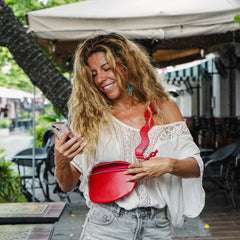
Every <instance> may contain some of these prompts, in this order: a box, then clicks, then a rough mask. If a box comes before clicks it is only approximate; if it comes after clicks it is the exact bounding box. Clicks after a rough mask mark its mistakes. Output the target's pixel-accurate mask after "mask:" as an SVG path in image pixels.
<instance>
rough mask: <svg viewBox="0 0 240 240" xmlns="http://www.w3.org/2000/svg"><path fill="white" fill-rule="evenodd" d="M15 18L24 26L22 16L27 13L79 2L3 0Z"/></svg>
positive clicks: (76, 0) (71, 0)
mask: <svg viewBox="0 0 240 240" xmlns="http://www.w3.org/2000/svg"><path fill="white" fill-rule="evenodd" d="M5 2H6V4H7V5H8V7H10V8H11V9H12V10H13V12H14V14H15V16H16V17H17V18H18V19H19V20H20V22H21V23H22V24H24V16H25V14H26V13H27V12H30V11H35V10H40V9H44V8H49V7H55V6H60V5H63V4H69V3H75V2H80V1H79V0H48V1H47V3H46V4H44V1H43V0H42V1H41V0H5Z"/></svg>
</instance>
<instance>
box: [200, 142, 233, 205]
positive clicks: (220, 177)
mask: <svg viewBox="0 0 240 240" xmlns="http://www.w3.org/2000/svg"><path fill="white" fill-rule="evenodd" d="M236 149H237V144H235V143H232V144H229V145H227V146H224V147H222V148H219V149H218V150H216V151H215V152H214V153H212V154H210V155H208V156H205V157H203V160H204V162H205V164H204V177H203V183H204V188H205V190H207V189H208V188H209V187H210V185H212V187H213V190H210V191H212V193H215V194H217V193H218V192H222V193H224V196H225V200H227V196H229V197H230V199H231V202H232V205H233V207H234V208H236V202H235V200H234V197H233V192H232V187H231V186H230V175H231V174H230V171H231V166H232V164H233V155H232V154H233V153H234V151H235V150H236Z"/></svg>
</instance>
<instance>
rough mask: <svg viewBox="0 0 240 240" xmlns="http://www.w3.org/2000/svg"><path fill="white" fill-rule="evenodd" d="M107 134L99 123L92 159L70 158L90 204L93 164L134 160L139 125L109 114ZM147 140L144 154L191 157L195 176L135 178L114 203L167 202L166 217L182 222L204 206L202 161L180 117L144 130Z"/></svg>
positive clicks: (157, 205)
mask: <svg viewBox="0 0 240 240" xmlns="http://www.w3.org/2000/svg"><path fill="white" fill-rule="evenodd" d="M110 128H111V135H110V134H109V133H108V132H107V131H106V130H105V129H103V127H101V129H100V136H101V139H100V140H99V142H98V146H97V149H96V155H95V160H93V159H91V160H90V161H89V160H88V161H87V160H86V158H85V156H84V154H79V155H77V156H76V157H75V158H74V159H73V161H72V162H71V163H72V164H73V165H74V166H75V167H76V168H77V169H78V170H79V171H80V172H81V176H80V180H81V184H80V190H81V191H82V192H83V194H84V196H85V198H86V203H87V205H88V206H89V207H91V205H92V202H91V201H90V200H89V195H88V176H89V173H90V171H91V169H92V166H93V164H96V163H99V162H106V161H115V160H123V161H127V162H130V163H132V162H135V161H138V159H137V158H136V156H135V148H136V147H137V146H138V145H139V144H140V142H141V136H140V129H136V128H133V127H131V126H128V125H126V124H124V123H123V122H121V121H119V120H118V119H116V118H115V117H113V121H112V124H111V126H110ZM148 136H149V139H150V143H149V145H148V147H147V148H146V149H145V151H144V157H147V156H148V155H149V154H150V153H151V152H153V151H155V150H158V153H157V155H156V157H170V158H176V159H185V158H188V157H193V158H195V159H196V161H197V162H198V164H199V167H200V170H201V176H200V177H199V178H188V179H183V178H180V177H176V176H174V175H171V174H164V175H162V176H160V177H157V178H150V179H146V180H142V181H140V182H138V183H137V184H136V186H135V188H134V190H133V191H132V192H131V193H130V194H128V195H127V196H125V197H123V198H121V199H119V200H117V201H116V203H117V204H118V205H119V206H120V207H122V208H125V209H127V210H130V209H134V208H136V207H155V208H163V207H165V206H167V212H168V217H169V219H170V221H171V224H172V225H173V226H180V225H182V224H183V220H184V216H187V217H196V216H198V215H199V213H200V212H201V210H202V209H203V207H204V203H205V193H204V190H203V188H202V176H203V162H202V159H201V157H200V154H199V149H198V147H197V146H196V144H195V143H194V142H193V139H192V136H191V134H190V132H189V130H188V128H187V126H186V123H185V122H184V121H181V122H176V123H171V124H167V125H157V126H153V127H152V128H151V129H150V131H149V133H148Z"/></svg>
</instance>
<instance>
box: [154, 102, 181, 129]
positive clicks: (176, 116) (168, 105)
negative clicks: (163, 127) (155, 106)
mask: <svg viewBox="0 0 240 240" xmlns="http://www.w3.org/2000/svg"><path fill="white" fill-rule="evenodd" d="M159 109H160V111H161V114H162V117H163V123H164V124H169V123H174V122H179V121H183V117H182V114H181V112H180V110H179V108H178V106H177V104H176V103H175V102H173V101H171V100H164V101H161V102H160V103H159Z"/></svg>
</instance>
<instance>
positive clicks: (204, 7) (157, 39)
mask: <svg viewBox="0 0 240 240" xmlns="http://www.w3.org/2000/svg"><path fill="white" fill-rule="evenodd" d="M239 13H240V1H239V0H213V1H209V0H202V1H199V0H182V1H181V0H168V1H163V0H131V1H129V0H121V1H119V0H86V1H81V2H77V3H72V4H67V5H62V6H58V7H53V8H48V9H43V10H37V11H32V12H28V13H26V23H27V25H28V27H29V31H31V32H32V33H33V36H35V37H36V39H37V40H38V42H39V43H40V44H41V45H42V46H43V47H44V48H45V49H47V50H48V52H49V53H51V54H52V55H53V60H55V61H58V62H61V61H62V62H63V63H64V62H66V61H69V59H71V57H72V56H73V53H74V51H75V48H76V46H77V45H78V44H79V42H81V41H82V40H84V39H86V38H88V37H92V36H94V35H97V34H104V33H109V32H119V33H122V34H124V35H126V36H127V37H129V38H131V39H135V40H137V41H139V42H140V43H141V44H143V45H144V46H145V47H146V48H147V49H148V51H149V53H150V54H151V55H152V57H153V61H154V62H155V63H156V65H161V64H163V63H166V64H165V65H167V64H168V63H169V62H171V61H172V60H174V59H186V58H187V57H189V56H195V57H196V58H197V56H198V58H199V57H201V55H202V53H201V49H204V51H205V52H206V53H209V52H213V51H215V50H216V49H219V48H221V47H223V46H225V44H227V43H229V42H232V41H234V40H235V39H236V38H239V35H240V34H239V32H238V31H239V29H240V28H239V24H237V23H234V22H233V19H234V17H235V16H236V15H238V14H239ZM236 31H237V33H236ZM189 60H191V59H189ZM163 65H164V64H163Z"/></svg>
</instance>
